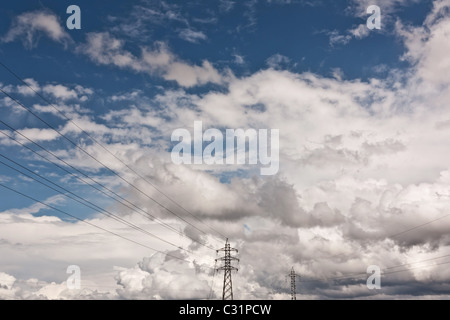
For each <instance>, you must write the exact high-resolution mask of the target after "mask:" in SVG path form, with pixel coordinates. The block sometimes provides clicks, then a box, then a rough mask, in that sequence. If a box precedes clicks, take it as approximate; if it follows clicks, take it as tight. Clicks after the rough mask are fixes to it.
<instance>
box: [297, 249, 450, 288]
mask: <svg viewBox="0 0 450 320" xmlns="http://www.w3.org/2000/svg"><path fill="white" fill-rule="evenodd" d="M449 256H450V255H444V256H440V257H435V258H431V259H425V260H422V261H417V262H412V263H407V264H401V265H397V266H392V267H388V268H384V269H382V270H381V271H382V272H384V271H386V270H391V269H395V268H400V267H403V266H407V265H411V264H418V263H423V262H428V261H432V260H437V259H442V258H446V257H449ZM449 263H450V261H447V262H443V263H437V264H434V265H426V266H418V267H412V268H406V269H404V270H397V271H390V272H384V273H382V275H389V274H394V273H399V272H406V271H410V270H415V269H421V268H427V267H433V266H439V265H445V264H449ZM362 276H367V272H360V273H351V274H347V275H343V276H339V277H332V278H325V279H309V280H302V281H301V282H326V281H336V280H346V279H352V278H360V277H362Z"/></svg>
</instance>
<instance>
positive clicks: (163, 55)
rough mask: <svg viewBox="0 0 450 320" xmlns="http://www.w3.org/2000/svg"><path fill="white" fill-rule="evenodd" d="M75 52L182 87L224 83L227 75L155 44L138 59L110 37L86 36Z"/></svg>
mask: <svg viewBox="0 0 450 320" xmlns="http://www.w3.org/2000/svg"><path fill="white" fill-rule="evenodd" d="M78 51H79V52H81V53H83V54H86V55H87V56H88V57H89V58H91V59H92V61H94V62H96V63H98V64H103V65H114V66H116V67H119V68H124V69H130V70H132V71H135V72H143V73H149V74H152V75H153V74H160V75H162V77H163V78H164V79H165V80H169V81H170V80H173V81H176V82H177V83H178V84H179V85H180V86H183V87H193V86H197V85H203V84H207V83H216V84H222V83H223V82H224V81H225V80H226V75H222V74H220V73H219V71H217V70H216V69H215V68H214V66H213V65H212V64H211V63H210V62H208V61H206V60H205V61H203V63H202V65H200V66H198V65H191V64H189V63H187V62H185V61H182V60H181V59H179V58H177V57H176V56H175V55H174V54H173V53H172V52H171V51H169V48H168V47H167V45H165V44H164V43H156V44H155V45H154V48H142V51H141V55H140V56H135V55H133V54H132V53H131V52H129V51H127V50H126V49H125V48H124V42H123V41H122V40H119V39H116V38H114V37H113V36H112V35H110V34H109V33H107V32H103V33H89V34H88V35H87V41H86V43H85V44H83V45H82V46H80V47H79V49H78Z"/></svg>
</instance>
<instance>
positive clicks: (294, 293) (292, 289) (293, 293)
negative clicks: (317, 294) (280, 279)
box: [288, 267, 300, 300]
mask: <svg viewBox="0 0 450 320" xmlns="http://www.w3.org/2000/svg"><path fill="white" fill-rule="evenodd" d="M288 276H289V277H290V278H291V300H297V295H296V292H295V281H296V278H297V277H300V276H299V275H297V274H296V273H295V270H294V267H292V269H291V272H290V273H289V274H288Z"/></svg>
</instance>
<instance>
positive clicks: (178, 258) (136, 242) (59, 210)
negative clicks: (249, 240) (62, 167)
mask: <svg viewBox="0 0 450 320" xmlns="http://www.w3.org/2000/svg"><path fill="white" fill-rule="evenodd" d="M0 187H3V188H5V189H8V190H10V191H12V192H15V193H17V194H19V195H21V196H23V197H25V198H28V199H30V200H32V201H34V202H37V203H40V204H42V205H44V206H46V207H47V208H49V209H52V210H55V211H57V212H60V213H62V214H64V215H66V216H69V217H71V218H73V219H76V220H78V221H81V222H83V223H86V224H88V225H90V226H92V227H95V228H97V229H100V230H102V231H105V232H108V233H110V234H112V235H115V236H116V237H119V238H122V239H124V240H127V241H129V242H133V243H135V244H137V245H139V246H141V247H144V248H147V249H150V250H152V251H155V252H158V253H161V254H163V255H165V256H168V257H171V258H174V259H177V260H180V261H184V262H189V263H193V262H192V261H189V260H186V259H183V258H180V257H177V256H174V255H173V254H170V253H166V252H162V251H160V250H157V249H155V248H152V247H149V246H147V245H145V244H142V243H140V242H138V241H135V240H133V239H129V238H127V237H124V236H122V235H120V234H118V233H116V232H114V231H110V230H108V229H105V228H103V227H100V226H98V225H96V224H93V223H91V222H88V221H86V220H83V219H81V218H78V217H77V216H74V215H72V214H70V213H68V212H65V211H63V210H61V209H58V208H56V207H54V206H52V205H49V204H47V203H45V202H43V201H40V200H38V199H36V198H33V197H31V196H29V195H26V194H25V193H23V192H20V191H18V190H15V189H13V188H11V187H8V186H6V185H4V184H3V183H1V182H0ZM205 268H208V269H211V267H205Z"/></svg>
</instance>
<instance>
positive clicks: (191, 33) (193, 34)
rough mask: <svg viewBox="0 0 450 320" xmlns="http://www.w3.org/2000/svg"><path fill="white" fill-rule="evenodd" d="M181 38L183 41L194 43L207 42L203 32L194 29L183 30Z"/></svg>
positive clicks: (180, 33)
mask: <svg viewBox="0 0 450 320" xmlns="http://www.w3.org/2000/svg"><path fill="white" fill-rule="evenodd" d="M178 35H179V37H180V38H181V39H183V40H186V41H188V42H192V43H198V42H199V41H200V40H206V39H207V36H206V34H204V33H203V32H201V31H195V30H192V29H183V30H181V31H180V32H179V33H178Z"/></svg>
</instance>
